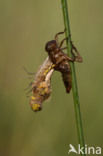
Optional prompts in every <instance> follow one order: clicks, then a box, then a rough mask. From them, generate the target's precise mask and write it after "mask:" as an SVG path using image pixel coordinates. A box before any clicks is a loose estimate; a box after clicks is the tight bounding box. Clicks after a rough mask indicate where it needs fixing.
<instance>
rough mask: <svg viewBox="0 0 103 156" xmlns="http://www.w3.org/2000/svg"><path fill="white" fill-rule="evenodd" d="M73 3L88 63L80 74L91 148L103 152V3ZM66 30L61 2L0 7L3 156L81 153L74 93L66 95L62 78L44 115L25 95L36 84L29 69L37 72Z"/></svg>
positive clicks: (7, 1) (20, 1)
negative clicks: (51, 42) (72, 149)
mask: <svg viewBox="0 0 103 156" xmlns="http://www.w3.org/2000/svg"><path fill="white" fill-rule="evenodd" d="M68 2H69V12H70V24H71V32H72V40H73V41H74V44H75V45H76V47H77V48H78V50H79V51H80V53H81V55H82V57H83V60H84V62H83V63H82V64H78V63H76V71H77V79H78V88H79V95H80V102H81V112H82V118H83V127H84V134H85V142H86V144H88V145H90V146H103V121H102V120H103V88H102V87H103V85H102V83H103V43H102V42H103V7H102V6H103V0H99V1H98V0H85V1H82V0H77V1H76V0H68ZM62 30H64V24H63V17H62V9H61V1H60V0H52V1H51V0H44V1H40V0H25V1H24V0H1V1H0V156H18V155H19V156H28V155H30V156H48V155H49V156H63V155H65V156H66V155H68V150H69V144H73V145H74V146H75V147H77V143H78V140H77V132H76V125H75V114H74V105H73V99H72V92H71V93H70V95H68V94H66V93H65V88H64V86H63V83H62V81H61V76H60V73H58V72H55V73H54V75H53V77H52V90H53V92H52V96H51V98H50V100H48V101H47V102H45V103H44V104H43V110H42V111H41V112H38V113H34V112H33V111H32V110H31V108H30V106H29V99H28V98H27V97H26V94H25V91H24V88H26V87H27V85H28V84H29V82H30V81H31V80H30V79H28V78H27V77H28V76H27V74H26V73H25V71H24V70H23V66H25V67H26V68H27V69H28V70H29V71H32V72H36V71H37V69H38V67H39V66H40V65H41V64H42V62H43V61H44V59H45V58H46V57H47V54H46V52H45V50H44V47H45V43H46V42H47V41H48V40H51V39H53V37H54V35H55V34H56V33H57V32H59V31H62ZM61 39H62V37H61ZM102 152H103V151H102ZM71 155H73V154H71Z"/></svg>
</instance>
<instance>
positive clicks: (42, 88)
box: [30, 32, 82, 111]
mask: <svg viewBox="0 0 103 156" xmlns="http://www.w3.org/2000/svg"><path fill="white" fill-rule="evenodd" d="M63 33H64V32H59V33H57V34H56V35H55V40H51V41H49V42H47V43H46V46H45V50H46V52H47V53H48V57H47V59H46V60H45V61H44V63H43V65H41V67H40V68H39V70H38V72H37V74H36V75H35V78H34V82H33V83H32V94H33V95H32V96H31V99H30V105H31V108H32V110H33V111H39V110H41V109H42V103H43V102H44V101H45V100H46V99H48V97H49V96H50V94H51V84H50V81H51V76H52V74H53V71H54V70H56V71H59V72H61V74H62V79H63V82H64V85H65V88H66V92H67V93H69V92H70V90H71V87H72V78H71V68H70V64H69V62H70V61H71V62H74V61H77V62H82V57H81V56H80V54H79V52H78V51H77V49H76V48H75V46H74V45H73V43H72V42H71V46H72V51H71V52H72V54H73V58H71V57H68V56H67V55H66V54H65V53H64V52H63V50H64V49H66V47H64V48H62V45H63V43H64V41H65V40H67V38H65V39H63V40H62V41H61V43H60V44H59V43H58V35H60V34H63Z"/></svg>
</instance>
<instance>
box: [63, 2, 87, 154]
mask: <svg viewBox="0 0 103 156" xmlns="http://www.w3.org/2000/svg"><path fill="white" fill-rule="evenodd" d="M61 4H62V10H63V18H64V25H65V29H66V32H65V33H66V37H68V38H69V39H68V40H67V52H68V56H70V57H72V53H71V50H72V45H71V33H70V23H69V14H68V5H67V0H61ZM70 67H71V75H72V92H73V100H74V108H75V117H76V126H77V134H78V140H79V144H80V145H81V147H84V145H85V143H84V135H83V127H82V119H81V111H80V101H79V95H78V87H77V80H76V72H75V65H74V63H72V62H70ZM81 155H84V156H86V155H85V154H81Z"/></svg>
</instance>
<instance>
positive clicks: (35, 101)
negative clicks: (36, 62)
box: [30, 57, 55, 112]
mask: <svg viewBox="0 0 103 156" xmlns="http://www.w3.org/2000/svg"><path fill="white" fill-rule="evenodd" d="M54 66H55V65H54V64H53V63H52V62H51V60H50V58H49V57H47V58H46V59H45V61H44V62H43V64H42V65H41V66H40V67H39V70H38V71H37V73H36V74H35V77H34V81H33V82H32V96H31V97H30V106H31V108H32V110H33V111H34V112H37V111H40V110H42V103H43V102H44V101H45V100H47V99H48V98H49V97H50V95H51V91H52V88H51V76H52V74H53V71H54Z"/></svg>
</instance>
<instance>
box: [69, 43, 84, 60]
mask: <svg viewBox="0 0 103 156" xmlns="http://www.w3.org/2000/svg"><path fill="white" fill-rule="evenodd" d="M71 45H72V51H71V52H72V55H73V56H74V58H75V61H76V62H83V58H82V57H81V55H80V53H79V52H78V50H77V48H76V47H75V46H74V44H73V43H72V41H71ZM73 50H74V51H73ZM74 52H75V53H76V54H77V56H76V55H75V53H74Z"/></svg>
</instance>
